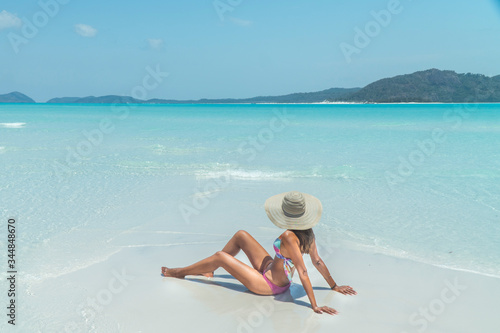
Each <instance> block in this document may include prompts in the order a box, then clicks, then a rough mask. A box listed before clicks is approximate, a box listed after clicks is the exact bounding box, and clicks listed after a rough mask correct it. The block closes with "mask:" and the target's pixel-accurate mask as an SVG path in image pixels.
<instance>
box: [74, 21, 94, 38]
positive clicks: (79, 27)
mask: <svg viewBox="0 0 500 333" xmlns="http://www.w3.org/2000/svg"><path fill="white" fill-rule="evenodd" d="M75 31H76V33H77V34H79V35H80V36H83V37H94V36H95V35H96V34H97V29H95V28H93V27H91V26H90V25H87V24H75Z"/></svg>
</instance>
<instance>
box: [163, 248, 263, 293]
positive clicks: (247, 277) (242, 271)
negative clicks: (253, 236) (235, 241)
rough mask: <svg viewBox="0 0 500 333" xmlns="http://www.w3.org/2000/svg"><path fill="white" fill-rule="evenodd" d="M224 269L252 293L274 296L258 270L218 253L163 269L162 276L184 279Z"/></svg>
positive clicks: (222, 252) (227, 255) (226, 254)
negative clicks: (187, 263) (194, 261)
mask: <svg viewBox="0 0 500 333" xmlns="http://www.w3.org/2000/svg"><path fill="white" fill-rule="evenodd" d="M219 267H222V268H224V269H225V270H226V271H227V272H228V273H229V274H231V275H232V276H234V277H235V278H236V279H237V280H238V281H240V282H241V283H242V284H243V285H244V286H245V287H247V288H248V289H249V290H250V291H252V292H254V293H256V294H260V295H272V291H271V288H270V287H269V285H268V284H267V282H266V281H265V280H264V277H263V276H262V274H261V273H259V272H258V271H257V270H256V269H253V268H252V267H249V266H247V265H245V264H244V263H243V262H241V261H239V260H238V259H236V258H234V257H233V256H232V255H231V254H228V253H227V252H224V251H218V252H216V253H215V254H214V255H212V256H210V257H208V258H205V259H203V260H201V261H198V262H197V263H194V264H192V265H190V266H187V267H183V268H167V267H162V275H163V276H168V277H176V278H184V277H185V276H186V275H197V274H203V272H213V271H214V270H216V269H217V268H219Z"/></svg>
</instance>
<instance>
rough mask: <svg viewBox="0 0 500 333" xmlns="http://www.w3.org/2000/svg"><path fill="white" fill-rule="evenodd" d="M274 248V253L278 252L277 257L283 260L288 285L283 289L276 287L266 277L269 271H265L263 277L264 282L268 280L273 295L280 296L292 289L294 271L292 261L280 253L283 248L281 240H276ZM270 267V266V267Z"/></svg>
mask: <svg viewBox="0 0 500 333" xmlns="http://www.w3.org/2000/svg"><path fill="white" fill-rule="evenodd" d="M273 247H274V251H275V252H276V256H277V257H278V258H280V259H283V269H284V271H285V274H286V277H287V278H288V284H287V285H286V286H283V287H280V286H277V285H275V284H274V283H272V282H271V281H269V279H268V278H267V276H266V272H267V269H265V270H264V273H262V276H263V277H264V280H266V282H267V284H268V285H269V287H271V290H272V292H273V295H278V294H282V293H284V292H285V291H287V290H288V288H290V285H291V284H292V269H293V263H292V259H290V258H285V257H284V256H283V255H282V254H281V252H280V248H281V239H279V238H276V240H275V241H274V244H273ZM268 267H269V266H268Z"/></svg>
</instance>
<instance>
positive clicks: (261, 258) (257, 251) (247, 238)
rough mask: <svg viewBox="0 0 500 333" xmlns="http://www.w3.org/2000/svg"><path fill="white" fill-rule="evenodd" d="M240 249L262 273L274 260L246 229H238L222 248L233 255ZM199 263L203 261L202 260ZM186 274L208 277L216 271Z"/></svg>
mask: <svg viewBox="0 0 500 333" xmlns="http://www.w3.org/2000/svg"><path fill="white" fill-rule="evenodd" d="M240 250H243V252H245V254H246V255H247V257H248V259H249V260H250V263H251V264H252V266H253V268H255V269H256V270H257V271H259V272H261V273H262V272H264V269H266V267H267V266H268V265H269V263H270V262H271V261H272V260H273V258H272V257H271V256H270V255H269V253H267V251H266V250H265V249H264V248H263V247H262V245H260V244H259V242H257V241H256V240H255V238H253V237H252V235H250V234H249V233H248V232H246V231H244V230H239V231H237V232H236V233H235V234H234V235H233V237H232V238H231V239H230V240H229V242H228V243H227V244H226V246H224V248H223V249H222V251H223V252H226V253H227V254H229V255H231V256H233V257H234V256H235V255H237V254H238V253H239V252H240ZM207 259H208V258H207ZM202 261H203V260H202ZM198 263H201V261H200V262H198ZM191 266H193V265H191ZM191 266H188V267H191ZM202 267H204V266H202ZM165 269H167V268H166V267H162V275H164V276H167V275H166V274H165V273H164V271H165ZM214 270H215V269H214ZM185 275H203V276H206V277H213V276H214V271H213V270H209V271H203V272H198V273H194V274H193V273H188V274H185Z"/></svg>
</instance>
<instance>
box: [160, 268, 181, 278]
mask: <svg viewBox="0 0 500 333" xmlns="http://www.w3.org/2000/svg"><path fill="white" fill-rule="evenodd" d="M161 275H163V276H165V277H175V278H179V279H183V278H184V275H179V273H178V269H177V268H168V267H162V268H161Z"/></svg>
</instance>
